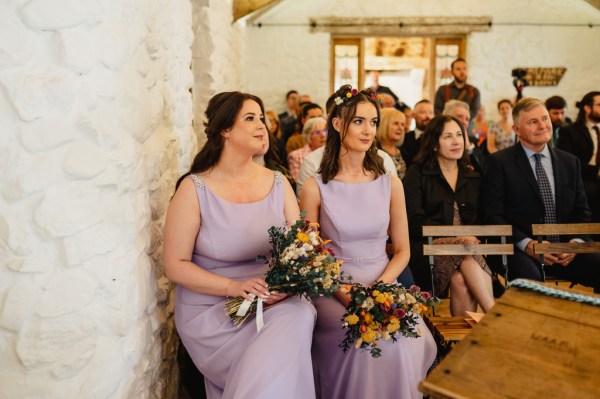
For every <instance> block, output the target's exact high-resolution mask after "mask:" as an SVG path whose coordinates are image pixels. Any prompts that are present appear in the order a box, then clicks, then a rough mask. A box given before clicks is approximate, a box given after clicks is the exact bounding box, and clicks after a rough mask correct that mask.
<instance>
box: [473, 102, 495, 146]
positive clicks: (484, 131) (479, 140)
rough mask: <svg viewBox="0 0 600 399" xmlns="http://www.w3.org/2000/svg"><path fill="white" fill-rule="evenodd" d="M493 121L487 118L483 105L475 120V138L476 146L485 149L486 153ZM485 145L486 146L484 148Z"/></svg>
mask: <svg viewBox="0 0 600 399" xmlns="http://www.w3.org/2000/svg"><path fill="white" fill-rule="evenodd" d="M490 124H491V121H489V120H487V119H486V117H485V107H484V106H483V105H482V106H481V108H479V112H478V113H477V116H476V117H475V119H473V136H474V137H475V142H474V143H475V145H476V146H477V147H479V148H482V147H483V148H484V149H485V150H486V151H487V149H486V147H485V146H487V142H486V140H487V135H488V131H489V129H490ZM484 145H485V146H484Z"/></svg>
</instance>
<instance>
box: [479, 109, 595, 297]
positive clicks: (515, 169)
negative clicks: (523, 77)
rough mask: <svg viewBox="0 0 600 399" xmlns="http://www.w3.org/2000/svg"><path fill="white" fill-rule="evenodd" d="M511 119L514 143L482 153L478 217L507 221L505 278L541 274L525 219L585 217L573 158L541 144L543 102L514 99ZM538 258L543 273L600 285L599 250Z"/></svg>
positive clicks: (545, 124)
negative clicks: (509, 251) (510, 251)
mask: <svg viewBox="0 0 600 399" xmlns="http://www.w3.org/2000/svg"><path fill="white" fill-rule="evenodd" d="M513 120H514V127H513V128H514V130H515V133H516V134H517V136H518V137H519V143H517V144H515V145H514V146H512V147H509V148H506V149H505V150H502V151H499V152H497V153H495V154H492V155H491V156H490V157H489V159H488V165H487V170H486V173H485V176H484V180H483V190H482V197H483V210H484V220H485V222H486V223H488V224H510V225H512V226H513V237H514V243H515V254H514V255H513V256H511V257H509V262H508V278H509V280H512V279H514V278H528V279H532V280H542V270H541V266H540V263H539V261H538V255H535V254H534V245H535V243H536V241H535V240H534V239H533V237H532V234H531V225H532V224H537V223H545V224H555V223H585V222H589V221H590V211H589V208H588V204H587V198H586V195H585V191H584V189H583V182H582V179H581V167H580V163H579V159H577V158H576V157H575V156H573V155H571V154H569V153H567V152H564V151H561V150H557V149H552V148H550V147H549V146H548V145H547V143H548V140H550V137H551V134H552V123H551V121H550V116H549V115H548V111H547V110H546V108H545V107H544V104H543V103H542V102H541V101H539V100H537V99H533V98H524V99H522V100H520V101H519V102H518V103H517V104H515V107H514V108H513ZM550 239H551V240H552V241H555V237H551V238H550ZM572 240H584V241H588V240H589V237H575V238H572ZM544 263H545V264H546V265H547V267H546V269H545V270H546V273H547V274H548V275H555V276H557V277H561V278H566V279H569V280H571V281H574V282H577V283H580V284H583V285H587V286H592V287H594V290H595V291H598V289H599V288H600V254H578V255H576V254H573V253H558V254H547V255H545V261H544Z"/></svg>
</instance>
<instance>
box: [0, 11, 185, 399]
mask: <svg viewBox="0 0 600 399" xmlns="http://www.w3.org/2000/svg"><path fill="white" fill-rule="evenodd" d="M191 15H192V13H191V7H190V3H189V1H187V0H137V1H136V0H111V1H98V0H80V1H75V0H31V1H21V0H5V1H2V2H0V154H1V156H0V176H1V183H0V398H3V399H4V398H83V397H88V398H92V397H93V398H107V397H110V398H148V397H160V396H161V395H163V393H165V392H169V389H171V391H172V387H171V388H169V387H168V385H169V384H170V385H171V386H172V385H173V384H176V381H174V380H176V374H175V375H174V374H173V370H176V368H174V367H173V361H174V353H175V352H174V348H173V339H172V323H170V324H169V323H167V320H168V319H169V318H170V315H171V314H172V303H170V302H169V299H170V297H171V295H172V292H171V291H170V285H169V284H168V283H167V281H166V279H165V278H164V276H163V273H162V267H161V265H160V262H159V259H160V252H161V247H160V239H159V238H160V234H161V230H162V222H163V220H164V213H165V209H166V206H167V204H168V200H169V198H170V196H171V194H172V190H173V187H174V181H175V179H176V178H177V177H178V175H179V174H180V173H181V172H182V171H183V170H184V169H186V168H187V167H188V166H189V162H190V157H191V156H192V155H193V154H194V153H195V152H196V138H195V135H194V134H193V131H192V127H191V119H192V102H191V95H190V93H189V89H190V88H191V86H192V73H191V70H190V64H191V50H190V46H191V43H192V39H193V33H192V30H191V23H192V22H191ZM157 281H158V283H157ZM157 298H158V300H157ZM163 340H164V341H165V343H164V345H163V343H162V342H163ZM163 358H164V359H166V360H165V361H166V362H167V363H165V364H163ZM165 395H167V394H165Z"/></svg>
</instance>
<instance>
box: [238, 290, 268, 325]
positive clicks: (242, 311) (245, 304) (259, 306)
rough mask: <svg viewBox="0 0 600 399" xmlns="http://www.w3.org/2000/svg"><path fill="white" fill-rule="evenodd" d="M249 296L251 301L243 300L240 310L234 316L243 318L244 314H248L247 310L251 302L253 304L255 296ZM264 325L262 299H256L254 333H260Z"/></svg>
mask: <svg viewBox="0 0 600 399" xmlns="http://www.w3.org/2000/svg"><path fill="white" fill-rule="evenodd" d="M249 296H250V297H251V298H252V300H251V301H249V300H247V299H244V302H242V304H241V305H240V308H239V309H238V311H237V313H236V314H235V315H236V316H240V317H244V316H245V315H246V313H248V310H250V305H252V302H254V300H255V299H256V295H254V294H249ZM264 325H265V322H264V320H263V299H262V298H258V300H257V302H256V331H258V332H260V330H261V329H262V328H263V327H264Z"/></svg>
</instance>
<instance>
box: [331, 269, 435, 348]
mask: <svg viewBox="0 0 600 399" xmlns="http://www.w3.org/2000/svg"><path fill="white" fill-rule="evenodd" d="M344 291H346V292H347V293H349V294H350V296H351V301H350V304H349V305H348V308H347V310H346V313H345V314H344V316H343V317H342V327H343V328H345V329H346V337H345V338H344V340H343V341H342V343H341V344H340V345H339V346H340V348H342V349H343V350H344V352H346V351H348V349H350V348H351V347H352V346H354V347H355V348H356V349H358V348H362V349H367V348H370V351H371V356H373V357H375V358H376V357H379V356H381V349H379V343H378V340H379V339H383V340H385V341H388V340H390V339H391V340H392V341H394V342H395V341H397V338H396V334H398V333H400V334H402V335H404V336H405V337H412V338H416V337H419V336H421V333H420V331H419V330H418V328H416V324H417V317H418V316H419V315H420V314H421V313H422V312H424V311H426V310H427V307H428V306H430V305H433V304H435V303H436V302H440V300H439V299H437V298H433V297H432V296H431V295H430V294H429V292H426V291H425V292H422V291H421V289H420V288H419V287H417V286H416V285H413V286H411V287H410V288H409V289H408V290H407V289H406V288H404V287H403V286H401V285H393V284H386V283H383V282H381V281H380V282H377V283H375V284H374V285H372V286H371V287H363V286H361V285H358V284H357V285H347V286H345V287H344Z"/></svg>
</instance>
